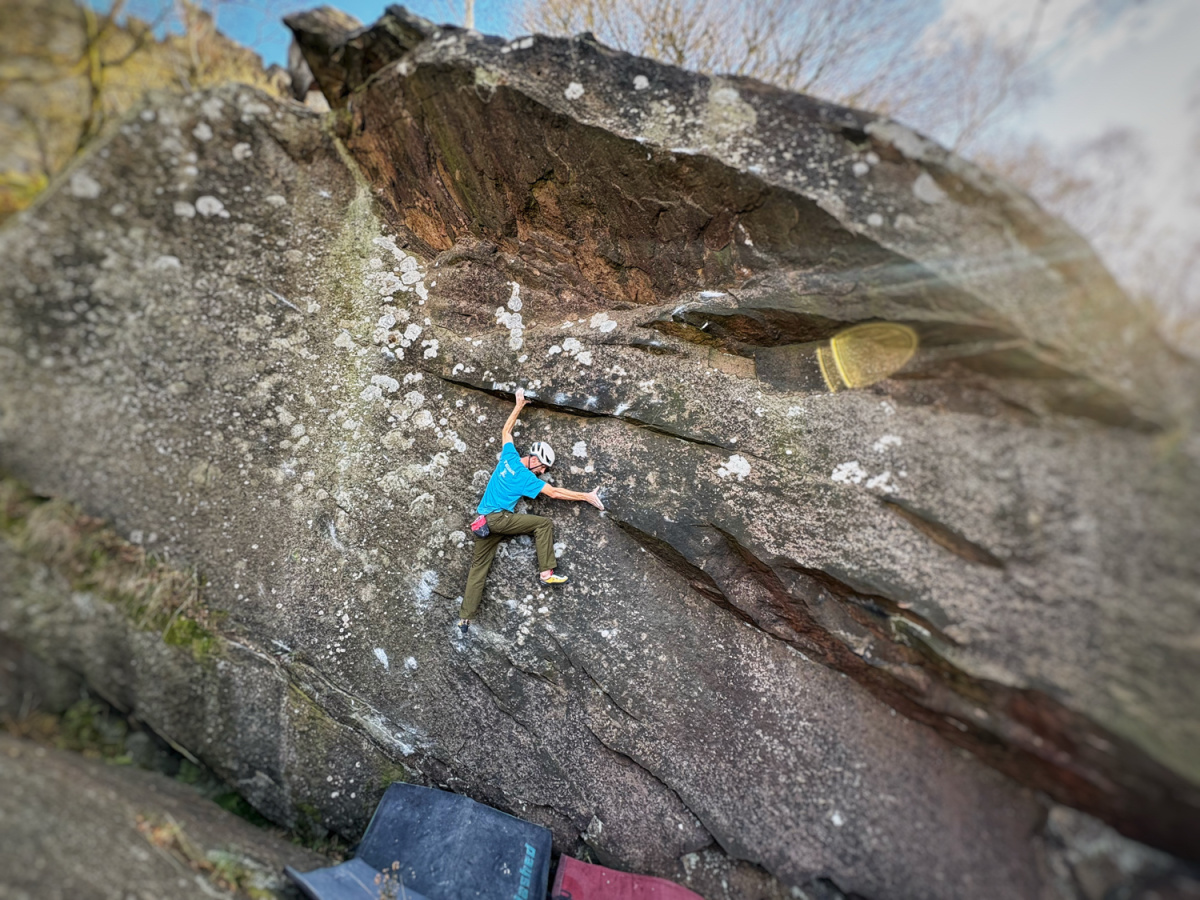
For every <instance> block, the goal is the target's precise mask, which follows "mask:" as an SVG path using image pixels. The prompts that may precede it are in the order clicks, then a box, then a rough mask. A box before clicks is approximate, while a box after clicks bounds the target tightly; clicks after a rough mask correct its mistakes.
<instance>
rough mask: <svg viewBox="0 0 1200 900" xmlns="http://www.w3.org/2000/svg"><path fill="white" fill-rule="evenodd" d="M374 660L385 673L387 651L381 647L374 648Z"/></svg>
mask: <svg viewBox="0 0 1200 900" xmlns="http://www.w3.org/2000/svg"><path fill="white" fill-rule="evenodd" d="M375 658H376V659H377V660H379V662H380V664H382V666H383V668H384V671H387V669H388V655H387V651H386V650H384V649H383V648H382V647H376V648H375Z"/></svg>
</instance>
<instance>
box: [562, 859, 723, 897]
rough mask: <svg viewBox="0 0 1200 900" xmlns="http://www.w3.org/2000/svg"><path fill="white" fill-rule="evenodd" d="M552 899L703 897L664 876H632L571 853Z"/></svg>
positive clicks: (565, 860) (564, 860) (565, 861)
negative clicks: (582, 859) (578, 858)
mask: <svg viewBox="0 0 1200 900" xmlns="http://www.w3.org/2000/svg"><path fill="white" fill-rule="evenodd" d="M550 900H704V898H702V897H701V896H700V895H699V894H696V893H693V892H692V891H689V890H688V889H687V888H685V887H680V886H679V885H677V884H676V883H675V882H673V881H667V880H666V879H665V878H651V877H650V876H649V875H630V874H629V873H628V872H618V871H616V870H615V869H606V868H604V866H593V865H591V864H589V863H585V862H580V861H579V860H577V859H572V858H571V857H569V856H563V857H561V858H560V859H559V861H558V873H557V874H556V875H555V876H554V887H553V888H552V889H551V891H550Z"/></svg>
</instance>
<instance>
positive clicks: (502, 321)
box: [496, 283, 525, 350]
mask: <svg viewBox="0 0 1200 900" xmlns="http://www.w3.org/2000/svg"><path fill="white" fill-rule="evenodd" d="M513 297H515V298H516V300H517V302H518V304H519V303H520V294H519V290H518V289H517V285H516V284H515V283H514V284H513ZM513 297H510V298H509V301H508V302H509V304H511V303H512V301H513ZM518 308H519V306H518ZM496 324H497V325H499V326H500V327H502V328H507V329H508V346H509V349H510V350H520V349H521V348H522V347H524V346H525V323H524V321H523V320H522V319H521V314H520V313H519V312H510V311H509V310H507V309H505V308H504V307H503V306H497V307H496Z"/></svg>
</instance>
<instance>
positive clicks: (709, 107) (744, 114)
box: [703, 78, 758, 145]
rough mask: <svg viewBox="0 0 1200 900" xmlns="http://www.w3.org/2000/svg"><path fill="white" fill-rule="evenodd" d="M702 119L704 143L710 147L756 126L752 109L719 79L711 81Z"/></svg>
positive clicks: (735, 89) (756, 116)
mask: <svg viewBox="0 0 1200 900" xmlns="http://www.w3.org/2000/svg"><path fill="white" fill-rule="evenodd" d="M703 118H704V130H705V132H706V134H705V135H704V138H705V143H706V144H710V145H711V144H714V143H720V142H722V141H724V140H726V139H728V138H730V137H732V136H733V135H735V134H740V133H742V132H746V131H750V130H752V129H753V128H754V127H755V126H756V125H757V124H758V112H757V111H756V110H755V109H754V107H753V106H751V105H750V104H749V103H747V102H746V101H745V100H743V99H742V95H741V94H740V93H738V90H737V88H735V87H733V85H731V84H730V83H729V82H727V81H725V80H724V79H721V78H714V79H713V80H712V83H711V86H710V88H709V91H708V102H707V103H706V104H705V105H704V110H703Z"/></svg>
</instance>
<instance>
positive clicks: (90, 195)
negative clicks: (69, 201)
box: [67, 172, 100, 200]
mask: <svg viewBox="0 0 1200 900" xmlns="http://www.w3.org/2000/svg"><path fill="white" fill-rule="evenodd" d="M67 190H68V191H70V192H71V196H72V197H76V198H78V199H80V200H95V199H96V198H97V197H99V196H100V182H98V181H97V180H96V179H95V178H93V177H92V176H91V175H89V174H87V172H76V173H75V174H74V175H72V176H71V180H70V181H69V182H68V183H67Z"/></svg>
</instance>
